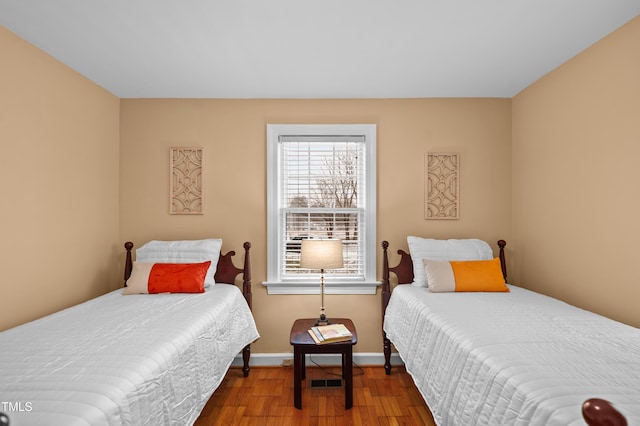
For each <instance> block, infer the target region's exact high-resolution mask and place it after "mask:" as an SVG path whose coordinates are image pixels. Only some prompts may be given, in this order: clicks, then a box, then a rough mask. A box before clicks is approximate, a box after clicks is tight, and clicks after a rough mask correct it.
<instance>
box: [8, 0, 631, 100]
mask: <svg viewBox="0 0 640 426" xmlns="http://www.w3.org/2000/svg"><path fill="white" fill-rule="evenodd" d="M638 14H640V0H322V1H315V2H312V1H308V0H55V1H53V0H0V24H1V25H3V26H5V27H6V28H8V29H9V30H11V31H12V32H14V33H16V34H18V35H19V36H20V37H22V38H24V39H25V40H27V41H29V42H30V43H32V44H33V45H35V46H37V47H39V48H40V49H42V50H44V51H45V52H47V53H49V54H50V55H52V56H53V57H55V58H56V59H58V60H59V61H61V62H62V63H64V64H66V65H68V66H69V67H71V68H73V69H74V70H76V71H77V72H79V73H80V74H82V75H84V76H86V77H87V78H89V79H90V80H92V81H93V82H95V83H97V84H98V85H100V86H102V87H104V88H105V89H107V90H109V91H110V92H112V93H113V94H114V95H116V96H118V97H121V98H417V97H512V96H514V95H516V94H517V93H518V92H519V91H521V90H522V89H524V88H525V87H527V86H528V85H529V84H531V83H533V82H534V81H536V80H537V79H538V78H540V77H541V76H543V75H544V74H546V73H548V72H549V71H551V70H553V69H554V68H556V67H557V66H559V65H560V64H562V63H563V62H565V61H567V60H568V59H570V58H571V57H573V56H575V55H576V54H578V53H579V52H580V51H582V50H584V49H585V48H587V47H589V46H590V45H592V44H593V43H595V42H597V41H598V40H600V39H601V38H603V37H604V36H606V35H607V34H609V33H611V32H612V31H614V30H616V29H617V28H619V27H620V26H622V25H623V24H624V23H626V22H628V21H630V20H631V19H633V18H634V17H636V16H638Z"/></svg>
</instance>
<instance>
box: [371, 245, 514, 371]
mask: <svg viewBox="0 0 640 426" xmlns="http://www.w3.org/2000/svg"><path fill="white" fill-rule="evenodd" d="M506 245H507V242H506V241H505V240H499V241H498V247H500V255H499V256H500V266H501V267H502V276H504V279H505V280H506V279H507V263H506V262H505V257H504V248H505V246H506ZM388 248H389V242H388V241H383V242H382V323H383V324H384V314H385V312H386V311H387V305H389V299H390V298H391V282H390V280H389V273H390V272H393V273H394V274H396V276H397V277H398V284H410V283H412V282H413V261H412V260H411V256H410V255H409V253H407V252H406V251H404V250H398V254H399V255H400V263H398V265H396V266H394V267H389V255H388V253H387V249H388ZM382 345H383V348H382V351H383V352H384V370H385V372H386V373H387V374H391V341H390V340H389V339H388V338H387V333H385V332H384V330H382Z"/></svg>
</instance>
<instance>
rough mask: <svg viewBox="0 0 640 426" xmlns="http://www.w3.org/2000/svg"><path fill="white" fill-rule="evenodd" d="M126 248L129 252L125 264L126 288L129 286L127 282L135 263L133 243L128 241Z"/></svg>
mask: <svg viewBox="0 0 640 426" xmlns="http://www.w3.org/2000/svg"><path fill="white" fill-rule="evenodd" d="M124 248H125V250H127V255H126V259H125V263H124V287H126V286H127V280H128V279H129V277H130V276H131V270H132V269H133V261H132V260H131V249H133V243H132V242H131V241H127V242H126V243H124Z"/></svg>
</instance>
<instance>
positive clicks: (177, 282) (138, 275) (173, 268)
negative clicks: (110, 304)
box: [123, 260, 211, 294]
mask: <svg viewBox="0 0 640 426" xmlns="http://www.w3.org/2000/svg"><path fill="white" fill-rule="evenodd" d="M209 266H211V261H210V260H208V261H206V262H202V263H149V262H134V264H133V269H132V271H131V276H130V277H129V279H128V280H127V287H126V288H125V290H124V293H123V294H153V293H203V292H204V278H205V276H206V275H207V270H208V269H209Z"/></svg>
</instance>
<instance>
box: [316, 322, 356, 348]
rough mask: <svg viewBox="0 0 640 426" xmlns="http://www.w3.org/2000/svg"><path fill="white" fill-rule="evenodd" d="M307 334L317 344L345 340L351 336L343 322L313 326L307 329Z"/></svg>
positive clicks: (348, 339)
mask: <svg viewBox="0 0 640 426" xmlns="http://www.w3.org/2000/svg"><path fill="white" fill-rule="evenodd" d="M309 334H310V335H311V338H313V340H314V341H315V342H316V343H317V344H323V343H335V342H346V341H350V340H351V338H352V337H353V335H352V334H351V332H350V331H349V329H348V328H347V327H346V326H345V325H344V324H329V325H319V326H314V327H311V328H310V329H309Z"/></svg>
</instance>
